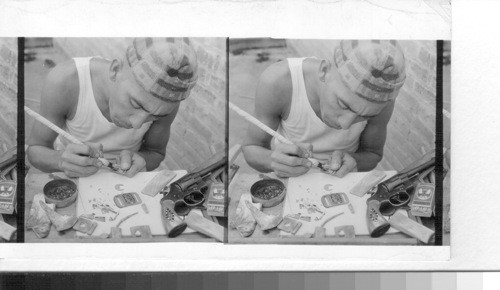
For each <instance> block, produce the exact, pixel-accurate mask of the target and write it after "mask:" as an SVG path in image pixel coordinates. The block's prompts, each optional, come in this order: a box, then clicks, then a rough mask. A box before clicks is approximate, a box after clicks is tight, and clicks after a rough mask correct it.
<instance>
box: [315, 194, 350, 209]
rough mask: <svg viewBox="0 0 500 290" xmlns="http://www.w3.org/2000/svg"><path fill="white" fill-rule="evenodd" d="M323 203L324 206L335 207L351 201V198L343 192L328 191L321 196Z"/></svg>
mask: <svg viewBox="0 0 500 290" xmlns="http://www.w3.org/2000/svg"><path fill="white" fill-rule="evenodd" d="M321 203H322V204H323V206H324V207H326V208H329V207H334V206H339V205H343V204H348V203H349V198H347V195H346V194H345V193H343V192H335V193H328V194H325V195H323V196H322V197H321Z"/></svg>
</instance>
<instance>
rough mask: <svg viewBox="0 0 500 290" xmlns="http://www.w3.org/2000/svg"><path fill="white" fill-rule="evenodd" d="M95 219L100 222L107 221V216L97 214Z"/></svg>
mask: <svg viewBox="0 0 500 290" xmlns="http://www.w3.org/2000/svg"><path fill="white" fill-rule="evenodd" d="M94 220H96V221H98V222H105V221H106V218H105V217H103V216H95V217H94Z"/></svg>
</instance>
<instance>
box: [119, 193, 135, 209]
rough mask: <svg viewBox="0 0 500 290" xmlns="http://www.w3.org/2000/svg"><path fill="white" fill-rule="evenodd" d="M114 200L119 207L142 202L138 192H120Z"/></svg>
mask: <svg viewBox="0 0 500 290" xmlns="http://www.w3.org/2000/svg"><path fill="white" fill-rule="evenodd" d="M113 201H114V202H115V204H116V206H117V207H119V208H122V207H127V206H132V205H136V204H141V203H142V201H141V198H140V197H139V195H138V194H137V192H127V193H121V194H118V195H116V196H115V197H114V198H113Z"/></svg>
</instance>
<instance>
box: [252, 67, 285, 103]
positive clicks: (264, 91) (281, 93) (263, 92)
mask: <svg viewBox="0 0 500 290" xmlns="http://www.w3.org/2000/svg"><path fill="white" fill-rule="evenodd" d="M292 91H293V88H292V80H291V75H290V69H289V68H288V62H287V61H286V60H283V61H279V62H276V63H274V64H272V65H270V66H269V67H268V68H266V70H265V71H264V72H263V73H262V74H261V76H260V78H259V85H258V89H257V101H258V102H259V103H261V104H265V105H268V106H273V107H274V108H280V109H284V108H285V107H286V106H287V105H288V103H289V101H290V98H291V95H292Z"/></svg>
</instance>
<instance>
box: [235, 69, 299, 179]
mask: <svg viewBox="0 0 500 290" xmlns="http://www.w3.org/2000/svg"><path fill="white" fill-rule="evenodd" d="M291 95H292V85H291V79H290V72H289V70H288V64H287V62H279V63H276V64H273V65H271V66H270V67H269V68H267V69H266V70H265V71H264V72H263V73H262V75H261V76H260V80H259V84H258V85H257V92H256V97H255V112H254V116H255V117H256V118H257V119H258V120H260V121H261V122H262V123H264V124H265V125H267V126H268V127H270V128H271V129H273V130H276V129H278V126H279V123H280V120H281V118H282V116H283V114H284V112H285V111H286V110H287V107H288V105H289V100H290V98H291ZM247 132H248V133H247V139H246V141H245V144H244V146H243V149H242V150H243V154H244V156H245V159H246V161H247V162H248V164H249V165H250V166H251V167H253V168H254V169H256V170H258V171H260V172H270V171H274V172H275V173H276V174H277V175H278V176H282V177H288V176H298V175H301V174H304V173H305V172H307V171H308V170H309V167H307V163H308V160H307V159H305V158H301V157H302V156H301V155H302V154H303V153H304V151H303V150H301V149H300V148H299V147H298V146H297V145H288V144H279V145H277V146H276V148H275V149H274V151H272V150H271V140H272V136H270V135H269V134H267V133H266V132H264V131H263V130H262V129H260V128H258V127H257V126H255V125H254V124H249V125H248V131H247Z"/></svg>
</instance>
